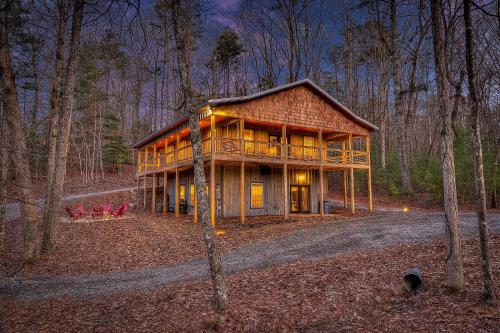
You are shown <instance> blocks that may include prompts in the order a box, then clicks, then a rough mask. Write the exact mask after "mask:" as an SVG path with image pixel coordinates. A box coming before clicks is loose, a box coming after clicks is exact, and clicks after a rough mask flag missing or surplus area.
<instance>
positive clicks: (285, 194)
mask: <svg viewBox="0 0 500 333" xmlns="http://www.w3.org/2000/svg"><path fill="white" fill-rule="evenodd" d="M283 205H284V207H283V217H284V218H285V220H286V219H287V218H288V209H289V207H288V165H287V164H286V163H285V164H283Z"/></svg>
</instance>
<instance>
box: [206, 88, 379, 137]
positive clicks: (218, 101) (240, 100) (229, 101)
mask: <svg viewBox="0 0 500 333" xmlns="http://www.w3.org/2000/svg"><path fill="white" fill-rule="evenodd" d="M298 86H307V87H309V88H310V89H312V90H313V91H314V92H316V93H317V94H318V95H320V96H321V97H323V98H324V99H326V100H327V101H328V102H330V103H331V104H332V105H333V106H335V107H336V108H338V109H339V111H340V112H342V113H343V114H345V115H346V116H347V117H348V118H350V119H352V120H353V121H355V122H357V123H359V124H360V125H361V126H363V127H365V128H367V129H370V130H375V131H376V130H378V127H377V126H375V125H373V124H372V123H370V122H369V121H367V120H364V119H363V118H361V117H359V116H357V115H355V114H354V113H353V112H352V111H351V110H349V109H348V108H347V107H345V106H344V105H343V104H342V103H340V102H339V101H337V100H336V99H335V98H333V97H332V96H331V95H330V94H328V93H327V92H326V91H324V90H323V89H322V88H321V87H320V86H318V85H317V84H315V83H314V82H312V81H311V80H309V79H304V80H300V81H295V82H292V83H288V84H284V85H281V86H278V87H275V88H272V89H268V90H264V91H261V92H258V93H256V94H253V95H248V96H241V97H229V98H219V99H211V100H208V101H207V102H206V103H204V104H203V105H201V106H200V108H201V107H204V106H207V105H211V106H217V105H228V104H236V103H244V102H248V101H251V100H254V99H257V98H261V97H264V96H267V95H271V94H275V93H277V92H280V91H284V90H287V89H291V88H294V87H298Z"/></svg>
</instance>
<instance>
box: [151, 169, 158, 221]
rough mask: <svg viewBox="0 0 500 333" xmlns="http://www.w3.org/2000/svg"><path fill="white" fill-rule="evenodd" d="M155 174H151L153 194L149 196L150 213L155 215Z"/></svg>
mask: <svg viewBox="0 0 500 333" xmlns="http://www.w3.org/2000/svg"><path fill="white" fill-rule="evenodd" d="M156 181H157V178H156V173H153V189H152V190H153V193H152V195H151V213H153V214H154V213H156V184H157V182H156Z"/></svg>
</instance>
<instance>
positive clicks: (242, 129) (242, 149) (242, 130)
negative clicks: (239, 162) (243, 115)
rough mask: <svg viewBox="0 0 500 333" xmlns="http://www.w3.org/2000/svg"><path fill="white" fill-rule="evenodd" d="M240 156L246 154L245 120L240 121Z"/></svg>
mask: <svg viewBox="0 0 500 333" xmlns="http://www.w3.org/2000/svg"><path fill="white" fill-rule="evenodd" d="M239 135H240V140H241V141H240V154H241V155H244V154H245V119H240V133H239Z"/></svg>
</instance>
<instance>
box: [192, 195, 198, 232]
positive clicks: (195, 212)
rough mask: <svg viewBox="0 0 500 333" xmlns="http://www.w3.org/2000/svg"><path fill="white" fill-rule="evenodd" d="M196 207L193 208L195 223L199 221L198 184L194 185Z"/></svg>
mask: <svg viewBox="0 0 500 333" xmlns="http://www.w3.org/2000/svg"><path fill="white" fill-rule="evenodd" d="M193 199H194V208H193V210H194V211H193V220H194V223H198V198H197V197H196V186H195V187H194V198H193Z"/></svg>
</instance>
